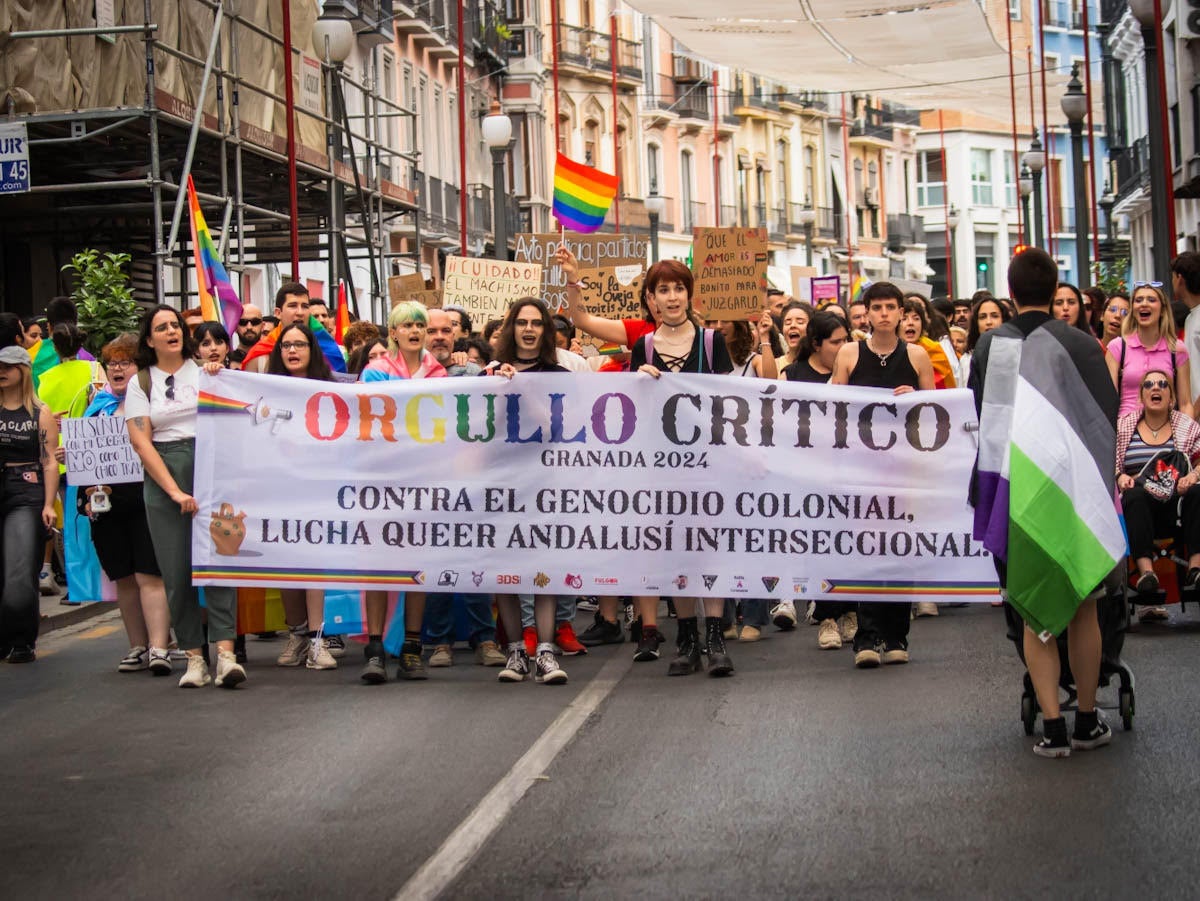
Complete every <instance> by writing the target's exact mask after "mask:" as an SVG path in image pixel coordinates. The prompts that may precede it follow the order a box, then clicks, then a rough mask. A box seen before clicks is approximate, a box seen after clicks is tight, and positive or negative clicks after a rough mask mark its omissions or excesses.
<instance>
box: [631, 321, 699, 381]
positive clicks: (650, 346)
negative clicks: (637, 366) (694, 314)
mask: <svg viewBox="0 0 1200 901" xmlns="http://www.w3.org/2000/svg"><path fill="white" fill-rule="evenodd" d="M700 331H701V332H703V333H704V341H703V342H701V345H700V359H699V360H697V361H696V371H697V372H707V373H710V374H711V373H712V361H713V341H714V339H713V334H714V332H713V330H712V329H710V328H702V329H700ZM643 340H644V341H645V342H646V362H647V363H651V364H653V361H654V332H651V333H650V334H648V335H647V336H646V337H645V338H644V339H643ZM706 358H707V361H708V367H707V368H706V367H705V359H706Z"/></svg>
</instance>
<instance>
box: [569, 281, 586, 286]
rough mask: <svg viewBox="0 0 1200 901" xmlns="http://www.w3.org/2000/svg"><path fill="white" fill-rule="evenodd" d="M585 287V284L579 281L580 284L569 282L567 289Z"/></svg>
mask: <svg viewBox="0 0 1200 901" xmlns="http://www.w3.org/2000/svg"><path fill="white" fill-rule="evenodd" d="M583 285H584V283H583V282H582V281H579V282H567V287H568V288H582V287H583Z"/></svg>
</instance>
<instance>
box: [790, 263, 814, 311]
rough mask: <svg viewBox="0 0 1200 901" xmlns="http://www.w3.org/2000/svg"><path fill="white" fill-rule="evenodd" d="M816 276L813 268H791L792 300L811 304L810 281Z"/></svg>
mask: <svg viewBox="0 0 1200 901" xmlns="http://www.w3.org/2000/svg"><path fill="white" fill-rule="evenodd" d="M816 274H817V270H816V267H814V266H793V267H792V272H791V275H792V298H793V299H794V300H803V301H804V302H806V303H812V282H811V281H810V279H812V278H813V277H814V276H815V275H816Z"/></svg>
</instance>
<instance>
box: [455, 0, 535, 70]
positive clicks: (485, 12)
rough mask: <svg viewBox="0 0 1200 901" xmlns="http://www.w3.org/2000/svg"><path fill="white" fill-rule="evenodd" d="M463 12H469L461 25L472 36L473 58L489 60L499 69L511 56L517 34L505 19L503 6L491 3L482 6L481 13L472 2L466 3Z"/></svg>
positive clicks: (465, 13)
mask: <svg viewBox="0 0 1200 901" xmlns="http://www.w3.org/2000/svg"><path fill="white" fill-rule="evenodd" d="M463 12H464V15H467V14H468V13H469V14H470V15H469V16H468V17H467V18H466V19H464V20H463V25H464V27H465V28H466V30H467V34H469V35H471V36H472V37H471V43H472V45H473V46H474V48H475V58H476V59H484V60H486V61H488V62H490V63H491V64H492V67H494V68H495V70H496V71H499V69H500V68H502V67H504V66H505V65H506V64H507V63H508V60H509V59H511V58H512V57H513V52H512V43H513V40H514V39H515V38H516V36H517V30H518V29H517V27H516V26H510V25H509V24H508V23H507V22H506V21H505V17H504V10H503V8H502V7H500V6H497V5H494V4H492V3H487V4H485V5H484V6H483V9H482V14H481V13H480V10H479V9H478V8H477V7H476V6H475V5H474V4H467V6H465V7H464V8H463ZM522 38H524V34H523V30H522ZM518 55H520V56H523V55H524V54H518Z"/></svg>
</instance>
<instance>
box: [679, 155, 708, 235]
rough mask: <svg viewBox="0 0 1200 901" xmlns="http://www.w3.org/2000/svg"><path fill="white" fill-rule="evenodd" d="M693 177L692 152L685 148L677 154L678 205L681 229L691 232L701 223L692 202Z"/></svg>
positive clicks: (695, 206)
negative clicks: (680, 215)
mask: <svg viewBox="0 0 1200 901" xmlns="http://www.w3.org/2000/svg"><path fill="white" fill-rule="evenodd" d="M694 177H695V165H694V163H693V160H692V152H691V151H690V150H685V151H683V152H682V153H681V154H679V206H680V207H681V209H682V211H683V230H684V231H685V232H687V233H689V234H690V233H691V231H692V229H693V228H695V227H696V226H697V225H703V224H704V223H702V222H701V221H700V215H699V212H698V210H697V205H696V204H695V203H693V202H692V179H693V178H694Z"/></svg>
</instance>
